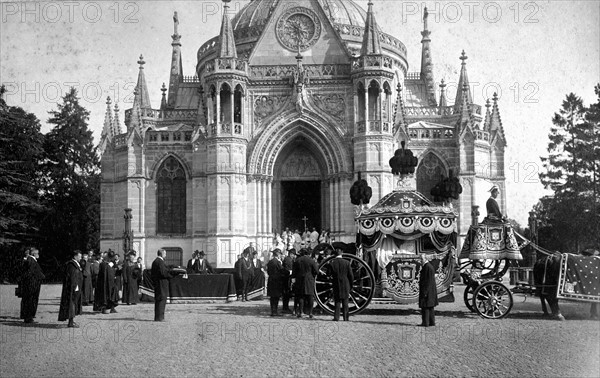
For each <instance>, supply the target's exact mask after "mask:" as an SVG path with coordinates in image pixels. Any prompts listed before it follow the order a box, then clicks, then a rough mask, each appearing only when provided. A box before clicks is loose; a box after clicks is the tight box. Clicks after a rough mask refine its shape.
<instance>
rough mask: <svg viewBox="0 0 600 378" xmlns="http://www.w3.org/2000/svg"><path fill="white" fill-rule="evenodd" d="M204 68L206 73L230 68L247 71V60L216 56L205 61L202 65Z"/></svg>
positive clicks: (229, 69)
mask: <svg viewBox="0 0 600 378" xmlns="http://www.w3.org/2000/svg"><path fill="white" fill-rule="evenodd" d="M204 70H205V72H206V73H212V72H220V71H231V70H235V71H242V72H247V70H248V62H246V61H245V60H242V59H237V58H217V59H215V60H212V61H209V62H207V63H206V64H205V65H204Z"/></svg>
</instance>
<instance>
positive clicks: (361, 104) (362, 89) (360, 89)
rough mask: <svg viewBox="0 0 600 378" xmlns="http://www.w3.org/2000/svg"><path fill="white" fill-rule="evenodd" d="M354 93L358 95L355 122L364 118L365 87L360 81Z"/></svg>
mask: <svg viewBox="0 0 600 378" xmlns="http://www.w3.org/2000/svg"><path fill="white" fill-rule="evenodd" d="M356 94H357V95H358V104H357V106H358V109H357V112H356V114H357V117H356V119H357V122H362V121H364V120H365V96H366V93H365V87H364V86H363V85H362V83H358V88H357V89H356Z"/></svg>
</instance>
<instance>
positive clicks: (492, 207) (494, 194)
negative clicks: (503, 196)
mask: <svg viewBox="0 0 600 378" xmlns="http://www.w3.org/2000/svg"><path fill="white" fill-rule="evenodd" d="M489 192H490V193H491V195H490V198H488V200H487V202H486V203H485V209H486V211H487V217H486V219H485V221H486V222H504V221H505V220H506V216H504V215H502V212H500V206H498V202H497V201H496V198H498V195H499V194H500V188H498V186H496V185H494V186H492V189H490V190H489Z"/></svg>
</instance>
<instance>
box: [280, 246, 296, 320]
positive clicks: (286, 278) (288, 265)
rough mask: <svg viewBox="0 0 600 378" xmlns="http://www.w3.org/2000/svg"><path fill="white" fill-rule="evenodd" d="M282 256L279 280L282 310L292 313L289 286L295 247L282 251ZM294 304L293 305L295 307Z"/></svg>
mask: <svg viewBox="0 0 600 378" xmlns="http://www.w3.org/2000/svg"><path fill="white" fill-rule="evenodd" d="M282 256H283V261H282V267H283V271H282V276H281V280H282V283H281V285H282V292H281V295H282V297H283V299H282V300H283V302H282V305H283V309H282V311H283V312H286V313H288V314H291V313H292V310H290V298H291V297H292V291H291V290H290V286H291V281H290V279H291V276H292V269H293V266H294V260H295V259H296V250H295V249H290V250H289V251H284V252H283V253H282ZM295 307H296V306H294V308H295Z"/></svg>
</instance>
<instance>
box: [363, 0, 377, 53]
mask: <svg viewBox="0 0 600 378" xmlns="http://www.w3.org/2000/svg"><path fill="white" fill-rule="evenodd" d="M378 30H379V27H378V26H377V21H375V14H374V13H373V2H372V1H369V8H368V10H367V20H366V21H365V34H364V36H363V43H362V48H361V50H360V54H361V55H362V56H365V55H381V45H380V43H379V31H378Z"/></svg>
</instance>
